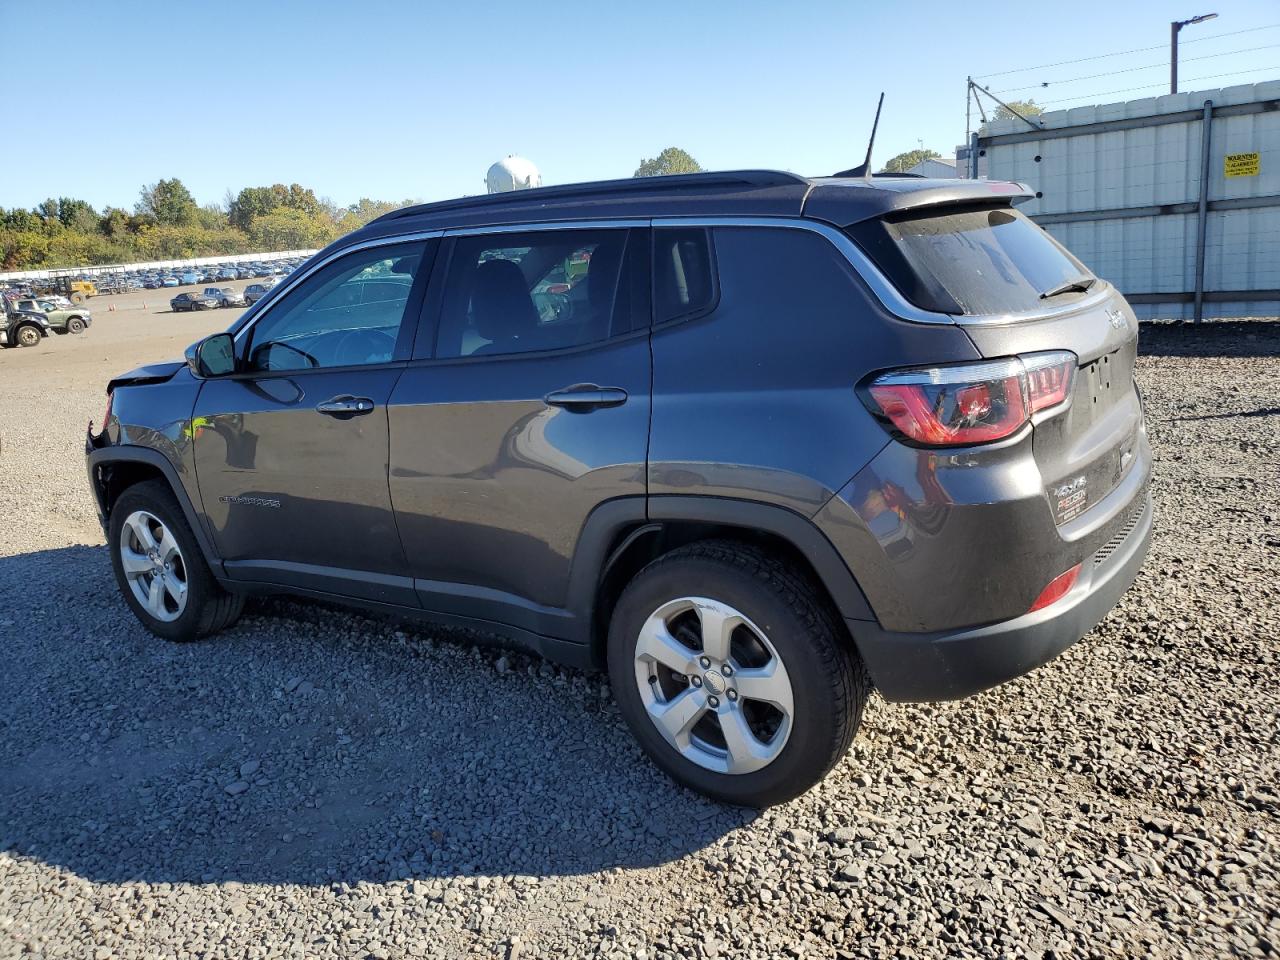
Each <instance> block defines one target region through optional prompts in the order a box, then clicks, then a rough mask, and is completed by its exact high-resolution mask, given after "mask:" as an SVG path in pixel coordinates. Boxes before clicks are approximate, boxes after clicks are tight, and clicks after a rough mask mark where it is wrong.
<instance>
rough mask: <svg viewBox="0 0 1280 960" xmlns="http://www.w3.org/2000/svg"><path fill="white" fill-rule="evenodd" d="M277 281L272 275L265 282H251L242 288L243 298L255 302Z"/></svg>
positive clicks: (268, 291) (251, 302) (269, 290)
mask: <svg viewBox="0 0 1280 960" xmlns="http://www.w3.org/2000/svg"><path fill="white" fill-rule="evenodd" d="M278 283H279V281H278V280H276V279H275V278H274V277H273V278H272V279H270V280H267V281H266V282H265V283H251V284H249V285H248V286H247V287H245V288H244V298H245V300H247V301H248V302H249V303H250V304H254V303H257V302H258V301H259V300H261V299H262V298H263V297H265V296H266V295H267V294H268V293H270V292H271V290H272V288H273V287H275V286H276V285H277V284H278Z"/></svg>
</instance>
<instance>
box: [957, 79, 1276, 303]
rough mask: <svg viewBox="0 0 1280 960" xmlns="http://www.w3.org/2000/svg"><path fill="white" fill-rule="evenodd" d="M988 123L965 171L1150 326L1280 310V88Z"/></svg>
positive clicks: (1252, 87) (1247, 88)
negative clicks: (993, 186) (1026, 192)
mask: <svg viewBox="0 0 1280 960" xmlns="http://www.w3.org/2000/svg"><path fill="white" fill-rule="evenodd" d="M1036 123H1037V124H1039V127H1038V128H1034V129H1033V128H1032V126H1031V125H1029V124H1027V123H1025V122H1023V121H1022V120H1017V119H1013V120H998V121H994V122H991V123H988V124H985V125H984V126H983V128H982V129H981V130H980V131H979V133H978V134H976V135H975V137H974V138H973V141H972V142H971V144H970V155H971V160H970V163H971V166H970V175H972V176H985V177H990V178H991V179H998V180H1021V181H1023V182H1025V183H1028V184H1030V185H1031V186H1032V187H1033V188H1034V189H1035V190H1036V199H1035V200H1033V201H1030V202H1028V203H1027V204H1026V205H1024V206H1023V207H1022V208H1021V209H1022V210H1023V211H1024V212H1025V213H1027V214H1028V215H1029V216H1031V217H1032V218H1033V219H1034V220H1036V222H1038V223H1040V224H1041V225H1042V226H1044V227H1045V228H1046V229H1047V230H1049V232H1050V233H1053V234H1054V235H1055V236H1057V237H1058V238H1059V239H1060V240H1062V242H1063V243H1064V244H1065V245H1066V246H1067V247H1068V248H1069V249H1070V250H1071V251H1072V252H1073V253H1075V254H1076V255H1077V256H1078V257H1080V259H1082V260H1083V261H1084V262H1085V263H1086V264H1088V265H1089V267H1090V268H1091V269H1092V270H1094V272H1096V273H1097V274H1098V275H1099V276H1102V277H1104V278H1106V279H1107V280H1110V281H1111V282H1113V283H1115V284H1116V286H1118V287H1119V288H1120V290H1121V291H1123V292H1124V294H1125V296H1126V297H1127V298H1128V300H1129V302H1130V303H1132V304H1133V305H1134V308H1135V310H1137V311H1138V315H1139V316H1140V317H1142V318H1144V319H1150V318H1157V317H1161V318H1165V317H1173V318H1194V319H1196V320H1199V319H1201V318H1202V317H1215V316H1216V317H1222V316H1233V317H1234V316H1276V315H1280V81H1269V82H1267V83H1258V84H1247V85H1242V86H1236V87H1227V88H1224V89H1220V90H1210V91H1202V92H1199V93H1179V94H1171V95H1168V96H1163V97H1151V98H1147V99H1144V100H1133V101H1128V102H1125V103H1112V104H1104V105H1100V106H1092V107H1078V108H1074V109H1071V110H1059V111H1055V112H1053V113H1046V114H1043V115H1042V116H1041V117H1039V118H1036Z"/></svg>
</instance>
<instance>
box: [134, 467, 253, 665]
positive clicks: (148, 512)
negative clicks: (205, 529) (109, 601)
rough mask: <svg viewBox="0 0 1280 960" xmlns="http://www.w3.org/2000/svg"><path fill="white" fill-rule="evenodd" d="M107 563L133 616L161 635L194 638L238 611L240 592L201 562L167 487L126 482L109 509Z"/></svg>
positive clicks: (222, 624) (217, 627) (224, 624)
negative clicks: (229, 590) (230, 588)
mask: <svg viewBox="0 0 1280 960" xmlns="http://www.w3.org/2000/svg"><path fill="white" fill-rule="evenodd" d="M109 545H110V549H111V563H112V567H113V568H114V570H115V575H116V583H117V584H118V585H119V587H120V592H121V593H122V594H123V595H124V599H125V602H126V603H128V605H129V608H130V609H131V610H133V613H134V615H135V616H136V617H137V618H138V619H139V620H140V621H141V622H142V625H143V626H145V627H146V628H147V629H148V630H150V631H151V632H152V633H154V634H156V635H157V636H161V637H164V638H165V639H166V640H196V639H199V638H200V637H203V636H207V635H209V634H211V633H217V632H218V631H219V630H222V629H224V628H226V627H228V626H230V625H231V624H232V623H234V622H235V620H236V618H237V617H239V616H240V611H241V610H242V609H243V607H244V600H243V598H242V597H239V596H236V595H234V594H230V593H227V592H226V591H225V590H223V589H222V587H220V586H219V585H218V582H217V580H215V579H214V578H213V574H212V573H211V572H210V570H209V566H208V564H206V563H205V559H204V555H203V554H202V553H201V552H200V546H199V544H197V543H196V539H195V536H194V535H193V534H192V532H191V528H190V527H189V526H188V525H187V521H186V517H185V516H184V515H183V513H182V508H181V507H180V506H179V505H178V501H177V500H176V499H175V498H174V496H173V493H172V492H171V491H170V490H169V487H168V486H167V485H166V484H165V483H163V482H162V481H159V480H148V481H146V482H144V483H139V484H135V485H134V486H132V487H129V488H128V489H127V490H125V491H124V493H122V494H121V495H120V498H119V499H118V500H117V501H116V503H115V505H114V506H113V507H112V509H111V523H110V537H109Z"/></svg>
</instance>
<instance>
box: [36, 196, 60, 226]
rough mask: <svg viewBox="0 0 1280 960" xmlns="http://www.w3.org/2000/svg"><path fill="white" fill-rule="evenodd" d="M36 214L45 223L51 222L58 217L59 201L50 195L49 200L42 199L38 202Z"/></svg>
mask: <svg viewBox="0 0 1280 960" xmlns="http://www.w3.org/2000/svg"><path fill="white" fill-rule="evenodd" d="M35 213H36V216H38V217H39V218H40V219H41V220H43V221H44V222H45V223H51V222H53V221H54V220H57V219H58V201H57V200H55V199H53V197H50V198H49V199H48V200H42V201H41V202H40V203H38V204H36V209H35Z"/></svg>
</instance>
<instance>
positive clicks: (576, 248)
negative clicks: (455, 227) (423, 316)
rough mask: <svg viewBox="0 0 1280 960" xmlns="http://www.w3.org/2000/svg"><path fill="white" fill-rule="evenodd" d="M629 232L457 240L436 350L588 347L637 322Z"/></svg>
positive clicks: (476, 352) (490, 352)
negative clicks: (628, 267) (629, 264)
mask: <svg viewBox="0 0 1280 960" xmlns="http://www.w3.org/2000/svg"><path fill="white" fill-rule="evenodd" d="M628 237H629V231H627V230H549V231H544V232H530V233H518V234H515V233H506V234H489V235H485V236H477V237H460V238H459V239H458V240H456V241H455V243H454V248H453V257H452V259H451V261H450V264H449V274H448V278H447V279H446V281H445V293H444V304H443V306H442V309H441V316H440V331H439V336H438V338H437V340H436V356H437V357H441V358H450V357H472V356H495V355H502V354H512V353H527V352H529V351H533V350H557V349H562V348H564V347H574V346H581V345H583V344H588V343H594V342H597V341H600V340H605V339H607V338H608V337H611V336H615V335H618V334H621V333H626V332H628V331H629V330H630V328H631V326H630V325H631V315H632V313H633V309H632V303H631V301H632V296H631V294H632V283H631V281H630V276H631V275H632V273H631V271H630V270H626V269H624V264H625V263H626V262H627V260H628V255H627V248H628Z"/></svg>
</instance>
